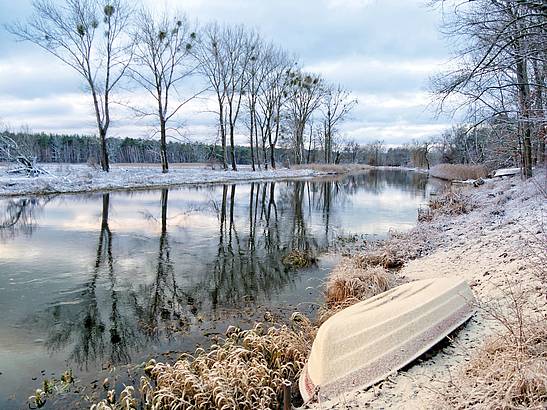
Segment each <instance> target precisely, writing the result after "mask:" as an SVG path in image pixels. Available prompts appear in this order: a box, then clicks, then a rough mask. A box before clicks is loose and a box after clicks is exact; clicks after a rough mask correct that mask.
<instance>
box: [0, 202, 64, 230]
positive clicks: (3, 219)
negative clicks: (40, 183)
mask: <svg viewBox="0 0 547 410" xmlns="http://www.w3.org/2000/svg"><path fill="white" fill-rule="evenodd" d="M53 198H54V196H48V197H43V198H17V199H5V200H0V240H9V239H13V238H14V237H16V236H17V235H18V234H21V233H22V234H24V235H29V236H30V235H32V233H33V232H34V229H35V228H36V227H37V226H38V224H37V220H36V218H37V216H38V215H39V214H40V213H41V212H42V211H43V209H44V207H45V206H46V205H47V204H48V202H50V201H51V200H52V199H53Z"/></svg>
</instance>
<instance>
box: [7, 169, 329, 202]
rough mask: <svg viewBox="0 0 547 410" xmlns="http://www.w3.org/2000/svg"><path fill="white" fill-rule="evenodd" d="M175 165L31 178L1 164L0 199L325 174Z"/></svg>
mask: <svg viewBox="0 0 547 410" xmlns="http://www.w3.org/2000/svg"><path fill="white" fill-rule="evenodd" d="M177 165H178V164H177ZM177 165H174V166H173V167H172V168H171V169H170V170H169V172H168V173H167V174H162V173H161V168H160V167H158V166H157V165H156V166H155V165H151V164H150V165H133V164H123V165H117V164H114V165H112V167H111V170H110V172H109V173H106V172H103V171H101V170H100V169H98V168H93V167H90V166H88V165H85V164H47V165H44V166H43V168H44V169H45V170H46V171H48V172H50V173H51V175H40V176H38V177H34V178H29V177H26V176H25V175H20V174H10V173H8V172H7V171H8V166H7V165H0V196H16V195H29V194H32V195H46V194H62V193H77V192H94V191H115V190H127V189H132V190H134V189H153V188H163V187H172V186H184V185H198V184H216V183H230V182H246V181H271V180H283V179H295V178H310V177H316V176H321V175H324V174H325V173H324V172H320V171H315V170H313V169H287V168H281V169H276V170H261V171H252V170H251V168H250V167H248V166H241V167H240V170H239V171H237V172H236V171H224V170H218V169H211V168H210V167H207V166H206V165H204V164H195V165H192V166H177Z"/></svg>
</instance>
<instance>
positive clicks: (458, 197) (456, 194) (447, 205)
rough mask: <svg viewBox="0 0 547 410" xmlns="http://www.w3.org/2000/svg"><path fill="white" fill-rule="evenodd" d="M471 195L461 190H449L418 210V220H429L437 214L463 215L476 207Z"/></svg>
mask: <svg viewBox="0 0 547 410" xmlns="http://www.w3.org/2000/svg"><path fill="white" fill-rule="evenodd" d="M474 207H475V206H474V204H473V203H472V201H471V197H470V196H469V195H468V194H466V193H464V192H463V191H461V190H451V189H450V190H447V191H445V192H444V193H442V194H441V195H440V196H438V197H433V198H432V199H430V201H429V204H428V206H427V207H426V208H421V209H419V210H418V221H420V222H429V221H432V220H433V219H434V218H435V216H437V215H462V214H467V213H469V212H471V211H472V210H473V209H474Z"/></svg>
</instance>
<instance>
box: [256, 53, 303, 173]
mask: <svg viewBox="0 0 547 410" xmlns="http://www.w3.org/2000/svg"><path fill="white" fill-rule="evenodd" d="M293 65H294V64H293V62H292V61H291V59H290V58H289V56H288V55H287V54H286V53H285V52H284V51H283V50H281V49H279V48H276V47H273V46H270V47H269V48H268V49H267V50H266V53H265V55H264V61H263V66H264V72H265V73H266V74H267V75H266V77H265V78H264V80H263V81H262V82H261V84H260V90H259V94H258V98H257V105H258V108H259V109H258V110H256V115H257V123H258V126H259V127H260V134H261V137H262V151H263V155H264V165H265V166H266V163H267V159H266V143H268V145H269V153H270V158H269V162H270V165H271V167H272V168H275V165H276V164H275V155H274V154H275V148H276V145H277V142H278V140H279V136H280V132H281V121H282V115H283V112H282V111H283V109H284V108H285V107H286V104H285V103H286V101H287V98H288V97H289V89H290V86H291V81H290V75H289V74H290V72H291V68H292V66H293ZM256 145H257V146H258V139H257V144H256Z"/></svg>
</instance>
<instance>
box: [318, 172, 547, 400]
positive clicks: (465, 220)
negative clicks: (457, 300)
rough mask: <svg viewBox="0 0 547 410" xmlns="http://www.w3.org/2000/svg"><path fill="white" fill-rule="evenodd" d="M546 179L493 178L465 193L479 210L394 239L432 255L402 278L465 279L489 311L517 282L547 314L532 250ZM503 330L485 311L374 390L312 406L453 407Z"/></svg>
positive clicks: (546, 211)
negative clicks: (454, 390)
mask: <svg viewBox="0 0 547 410" xmlns="http://www.w3.org/2000/svg"><path fill="white" fill-rule="evenodd" d="M545 178H546V177H545V174H539V175H537V176H536V177H535V178H533V179H532V180H528V181H525V182H522V181H521V180H520V179H519V178H518V177H514V178H509V179H506V180H488V181H487V182H486V183H485V185H483V186H481V187H479V188H473V187H466V188H465V192H466V194H467V195H468V196H469V200H470V202H471V203H472V204H473V205H474V206H475V209H474V210H473V211H471V212H470V213H468V214H463V215H457V216H452V215H440V216H438V217H436V218H435V219H434V220H433V221H432V222H429V223H422V224H420V225H418V227H416V228H415V229H414V230H413V231H411V232H409V233H408V234H405V235H403V238H402V239H400V238H399V239H395V240H403V241H408V247H411V248H413V247H416V248H419V249H420V250H419V252H417V253H418V254H422V255H425V256H423V257H420V258H418V259H414V260H412V261H410V262H408V263H407V264H406V265H405V266H404V267H403V268H402V270H401V271H400V272H399V273H398V276H399V277H400V278H401V279H403V280H405V281H406V280H409V281H412V280H419V279H427V278H432V277H443V276H447V275H456V276H460V277H463V278H465V279H466V280H467V281H468V282H469V283H470V285H471V287H472V289H473V291H474V293H475V296H476V298H477V300H478V301H479V302H480V303H486V304H487V305H486V306H490V305H494V306H497V305H499V304H502V305H503V304H504V303H505V302H506V301H507V300H506V298H507V294H506V293H504V291H503V290H502V289H503V287H504V286H506V284H507V283H508V281H515V280H517V281H518V282H519V283H520V284H521V285H522V286H524V287H525V288H527V290H529V291H530V294H531V295H534V296H533V298H537V301H536V302H534V303H535V305H536V304H537V306H539V308H538V309H540V310H541V312H543V314H544V315H547V304H546V302H545V294H544V289H545V283H541V281H540V279H538V274H537V269H538V260H537V257H535V256H534V254H533V252H534V249H533V247H531V246H530V244H532V243H534V241H536V242H537V241H538V240H541V235H545V233H544V232H542V224H544V223H545V220H544V218H545V216H546V215H547V202H546V201H545V197H544V192H545V188H546V179H545ZM543 229H545V225H543ZM540 243H541V242H540ZM354 246H355V248H356V249H358V248H359V247H360V245H359V244H355V245H354ZM541 246H544V243H543V245H540V247H541ZM541 251H543V252H545V249H543V250H541V248H540V250H539V251H538V248H537V247H536V249H535V252H541ZM357 253H359V252H357ZM536 256H537V255H536ZM544 256H545V255H543V257H544ZM534 259H535V261H534ZM500 330H502V329H501V328H500V323H499V322H497V321H495V320H492V318H491V317H490V316H489V315H488V314H486V313H485V311H483V310H479V311H478V312H477V314H476V315H475V316H474V317H473V318H472V319H471V321H470V322H469V323H467V324H466V325H465V326H464V327H463V328H462V329H461V330H460V331H459V332H458V333H456V334H455V335H453V337H454V339H453V341H452V342H450V343H448V342H445V343H444V347H443V348H437V349H433V351H432V352H430V353H428V354H426V356H425V357H422V358H421V359H420V360H418V361H417V362H415V363H414V364H413V365H412V366H411V367H409V368H406V369H403V371H400V372H398V373H396V374H394V375H392V376H391V377H390V378H389V379H388V380H386V381H384V382H382V383H379V384H378V385H376V386H373V387H372V388H370V389H367V390H357V391H354V392H351V393H347V394H344V395H341V396H340V397H338V398H336V399H334V400H331V401H328V402H323V403H320V404H315V405H314V406H312V407H313V408H317V409H347V408H370V409H380V408H397V409H438V408H450V407H451V406H450V405H447V404H446V403H444V402H443V397H444V396H443V395H444V394H445V393H446V391H447V388H448V387H449V386H450V382H451V381H452V380H454V378H456V379H457V378H458V377H462V376H461V375H462V371H463V369H464V368H465V366H466V364H467V363H469V360H470V359H471V358H472V357H474V355H475V354H477V353H478V352H479V351H481V350H480V349H481V348H482V346H483V343H484V342H485V340H486V339H487V338H488V336H490V335H493V334H497V332H499V331H500ZM479 407H480V406H479ZM479 407H477V408H479Z"/></svg>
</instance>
